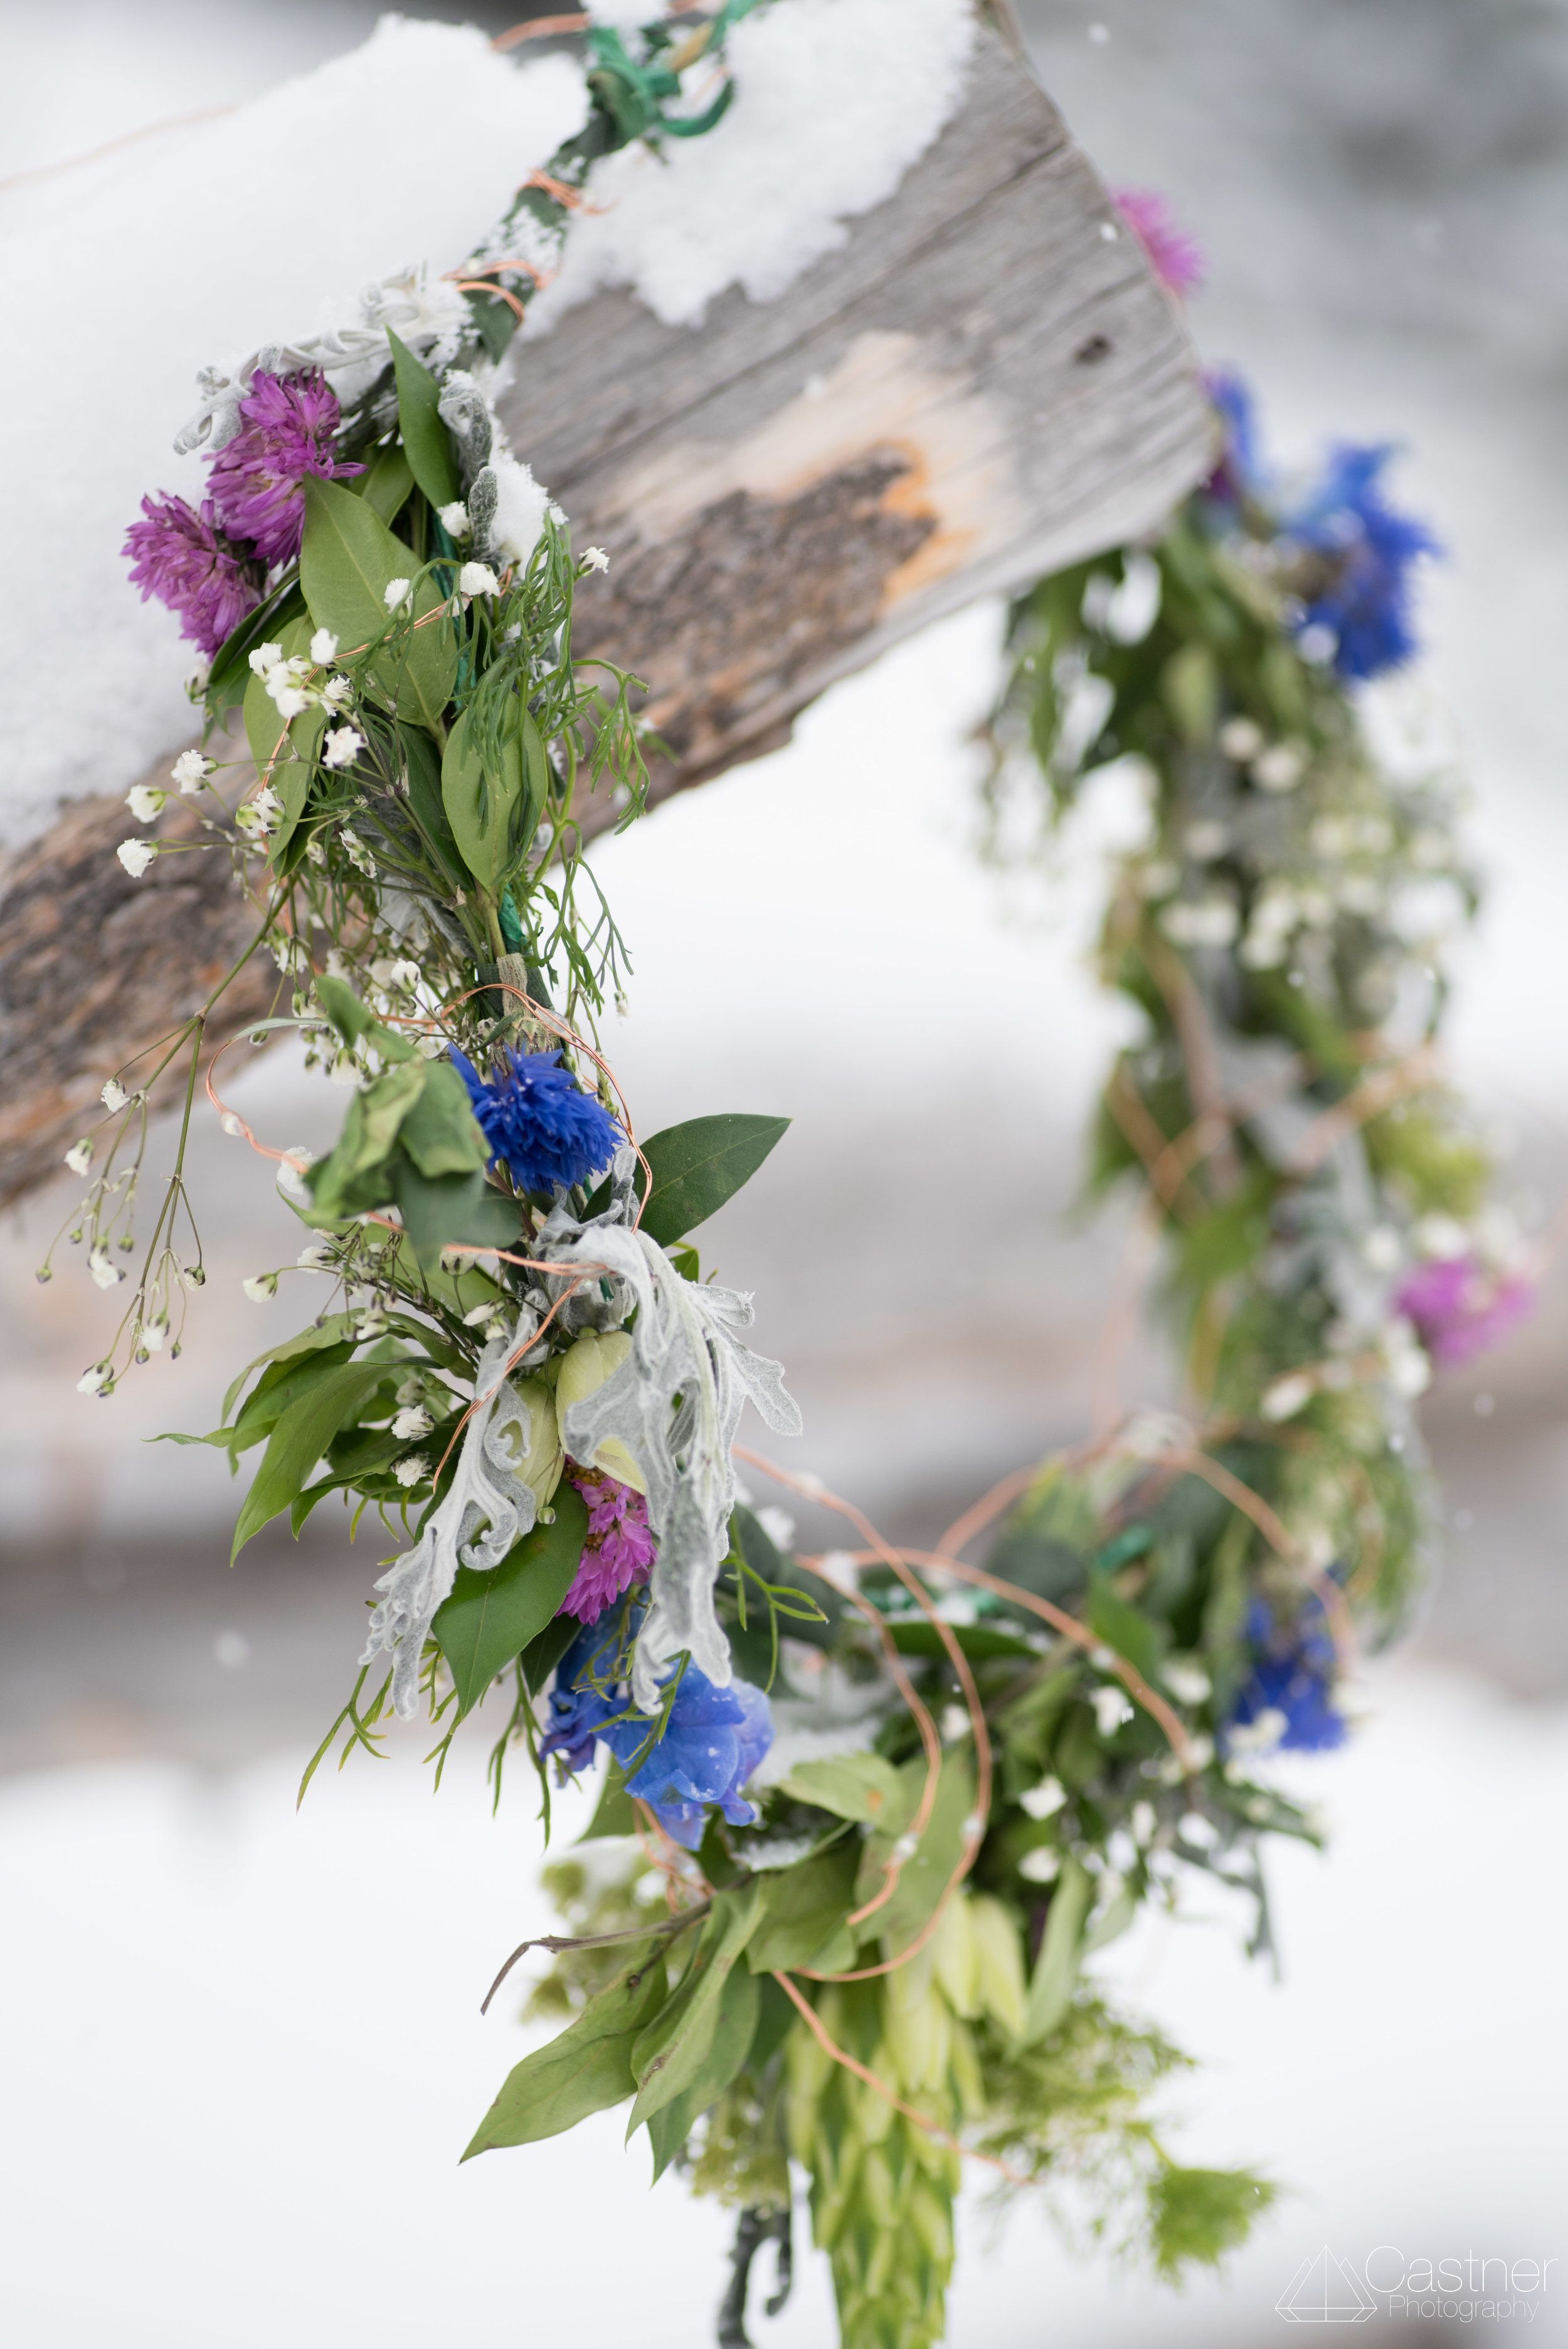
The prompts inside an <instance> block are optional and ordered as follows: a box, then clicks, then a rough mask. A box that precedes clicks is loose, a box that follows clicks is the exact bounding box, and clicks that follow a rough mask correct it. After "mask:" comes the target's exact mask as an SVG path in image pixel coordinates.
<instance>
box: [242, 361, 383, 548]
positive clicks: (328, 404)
mask: <svg viewBox="0 0 1568 2349" xmlns="http://www.w3.org/2000/svg"><path fill="white" fill-rule="evenodd" d="M240 415H241V418H242V424H241V429H240V430H239V431H238V432H237V433H236V434H235V435H234V438H233V439H232V440H231V441H230V442H229V443H228V445H227V447H226V448H223V449H221V450H219V451H218V454H217V456H216V457H215V458H214V459H213V460H212V499H213V502H214V504H215V505H216V506H217V509H218V514H219V518H220V520H221V521H222V524H223V527H224V529H225V530H226V531H228V532H229V533H231V535H232V537H234V538H243V539H249V540H250V541H251V543H253V546H254V547H255V550H256V553H257V554H259V555H260V557H261V559H262V561H263V563H264V564H266V565H267V567H268V569H269V570H270V569H271V568H272V566H273V564H276V563H290V562H292V561H293V560H294V556H295V555H296V554H298V553H299V543H300V539H301V536H302V534H303V533H304V486H303V484H304V479H305V476H306V474H307V473H315V474H317V475H319V476H320V477H321V479H322V480H324V481H338V480H341V479H342V478H343V477H344V476H345V475H346V474H349V473H362V472H363V471H365V468H364V466H363V465H340V464H338V463H337V461H336V460H335V457H334V455H333V441H334V440H335V437H336V433H337V428H338V424H339V422H340V420H341V411H340V409H339V408H338V405H337V398H336V395H335V393H334V392H332V391H330V390H329V389H328V388H327V381H326V378H325V375H323V374H321V373H320V372H319V371H314V372H307V373H305V374H304V375H287V376H278V375H268V374H267V373H266V372H265V370H264V369H258V370H257V372H256V374H255V375H254V377H253V378H252V382H251V388H250V390H249V391H248V392H247V393H246V395H245V397H244V398H243V399H242V400H241V402H240Z"/></svg>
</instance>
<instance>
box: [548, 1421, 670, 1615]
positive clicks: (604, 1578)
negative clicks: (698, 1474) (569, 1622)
mask: <svg viewBox="0 0 1568 2349" xmlns="http://www.w3.org/2000/svg"><path fill="white" fill-rule="evenodd" d="M566 1474H567V1475H568V1476H569V1477H570V1478H571V1480H572V1482H573V1484H574V1485H576V1487H577V1490H578V1491H579V1492H580V1493H581V1494H582V1495H583V1499H584V1500H585V1501H586V1502H587V1504H588V1539H587V1541H586V1543H585V1544H584V1546H583V1557H582V1562H581V1564H580V1565H579V1567H578V1568H577V1573H576V1576H575V1578H574V1579H573V1584H572V1588H571V1589H570V1590H569V1591H568V1592H567V1594H566V1596H565V1598H564V1599H562V1602H561V1612H562V1614H563V1615H575V1616H576V1618H577V1620H578V1621H579V1622H580V1623H596V1622H597V1621H598V1619H599V1618H600V1616H601V1615H603V1612H604V1609H605V1608H606V1607H611V1606H613V1605H614V1602H615V1600H616V1599H619V1598H620V1596H621V1594H622V1592H623V1591H624V1590H630V1588H631V1587H632V1585H633V1583H634V1582H646V1580H647V1578H648V1569H649V1568H650V1567H651V1566H652V1565H653V1562H654V1537H653V1535H652V1534H651V1533H650V1532H649V1531H648V1505H647V1503H646V1501H645V1499H644V1498H643V1495H641V1493H638V1492H635V1491H634V1489H633V1487H632V1486H631V1485H623V1484H620V1483H618V1482H617V1480H616V1479H615V1478H614V1476H606V1475H605V1474H604V1472H603V1469H602V1468H579V1467H578V1465H577V1464H576V1463H575V1461H573V1463H572V1464H571V1465H570V1466H569V1467H568V1469H567V1471H566Z"/></svg>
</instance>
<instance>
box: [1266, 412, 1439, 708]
mask: <svg viewBox="0 0 1568 2349" xmlns="http://www.w3.org/2000/svg"><path fill="white" fill-rule="evenodd" d="M1393 454H1394V451H1393V450H1392V449H1391V448H1371V447H1366V446H1358V445H1357V444H1354V443H1351V442H1348V441H1346V442H1342V443H1340V445H1339V446H1338V447H1336V449H1334V450H1332V451H1331V453H1330V456H1329V460H1328V465H1327V468H1326V471H1325V473H1324V476H1323V479H1322V480H1321V481H1319V482H1318V484H1317V486H1316V487H1315V489H1314V490H1313V491H1312V492H1310V493H1309V494H1308V496H1307V497H1306V498H1305V500H1304V501H1303V502H1302V504H1301V505H1300V506H1299V507H1298V508H1297V510H1296V511H1295V512H1294V513H1292V514H1290V515H1288V516H1287V517H1286V518H1285V523H1284V527H1285V529H1286V530H1287V531H1288V533H1289V534H1290V536H1291V537H1292V538H1294V539H1295V541H1296V543H1298V544H1299V545H1301V546H1304V547H1308V548H1310V549H1311V550H1312V552H1313V553H1314V554H1317V555H1319V556H1321V557H1323V558H1324V559H1325V561H1326V563H1327V564H1328V565H1329V566H1330V575H1329V580H1328V584H1327V585H1326V586H1323V587H1321V588H1319V590H1318V591H1317V593H1316V595H1315V597H1314V599H1313V601H1312V602H1311V603H1310V604H1309V605H1307V607H1306V610H1305V614H1304V615H1303V617H1302V621H1301V633H1303V634H1305V632H1306V630H1308V629H1309V628H1315V629H1319V630H1326V631H1327V632H1328V633H1329V634H1330V635H1331V636H1333V638H1334V647H1335V649H1334V667H1335V668H1336V671H1337V673H1338V674H1339V676H1341V677H1344V678H1362V679H1365V678H1372V677H1379V676H1381V675H1382V673H1383V671H1384V670H1385V669H1390V668H1398V667H1399V666H1400V665H1401V663H1403V662H1405V661H1408V659H1409V657H1410V656H1411V654H1412V653H1413V652H1414V651H1415V649H1416V636H1415V631H1414V629H1413V627H1412V626H1411V620H1410V586H1411V576H1410V575H1411V573H1412V571H1413V569H1414V567H1415V565H1416V564H1417V563H1418V561H1419V560H1420V558H1421V557H1422V555H1426V554H1439V553H1440V552H1441V549H1440V547H1439V543H1438V541H1437V540H1436V539H1435V538H1434V537H1433V536H1432V533H1431V532H1430V531H1429V530H1428V529H1427V527H1426V525H1425V523H1418V522H1417V521H1415V520H1414V519H1413V518H1412V517H1411V516H1410V515H1409V514H1403V513H1399V512H1396V510H1395V509H1394V507H1392V506H1391V505H1389V504H1388V503H1387V501H1386V500H1385V498H1384V496H1383V494H1382V490H1381V487H1380V476H1381V474H1382V471H1383V468H1384V467H1385V465H1387V462H1388V460H1389V458H1390V457H1391V456H1392V455H1393Z"/></svg>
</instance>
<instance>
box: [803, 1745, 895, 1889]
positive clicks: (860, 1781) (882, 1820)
mask: <svg viewBox="0 0 1568 2349" xmlns="http://www.w3.org/2000/svg"><path fill="white" fill-rule="evenodd" d="M781 1783H782V1785H783V1788H784V1792H785V1793H786V1794H787V1795H794V1796H795V1797H796V1799H797V1801H799V1802H802V1803H814V1804H815V1805H816V1806H817V1808H818V1809H819V1810H820V1811H831V1813H832V1815H833V1816H834V1817H835V1818H836V1819H854V1820H856V1821H857V1822H858V1823H859V1824H860V1825H861V1826H875V1827H882V1828H883V1829H885V1830H886V1831H887V1832H888V1833H889V1834H892V1835H902V1834H903V1830H904V1827H905V1826H906V1824H907V1823H908V1820H909V1818H910V1816H911V1813H912V1811H913V1803H912V1801H911V1799H910V1793H909V1788H908V1785H907V1784H906V1783H905V1781H904V1780H903V1778H902V1777H901V1776H900V1775H899V1773H898V1772H897V1771H896V1770H895V1769H894V1767H893V1765H892V1763H891V1762H889V1761H887V1760H886V1759H885V1758H884V1757H883V1756H882V1754H840V1755H838V1756H837V1757H836V1758H835V1759H834V1760H832V1761H830V1762H798V1763H797V1764H795V1767H794V1768H793V1770H791V1771H790V1773H789V1776H788V1777H787V1778H786V1779H784V1780H783V1781H782V1782H781ZM919 1799H920V1798H919V1794H918V1791H917V1792H916V1795H915V1796H914V1801H916V1802H918V1800H919ZM846 1905H847V1904H846Z"/></svg>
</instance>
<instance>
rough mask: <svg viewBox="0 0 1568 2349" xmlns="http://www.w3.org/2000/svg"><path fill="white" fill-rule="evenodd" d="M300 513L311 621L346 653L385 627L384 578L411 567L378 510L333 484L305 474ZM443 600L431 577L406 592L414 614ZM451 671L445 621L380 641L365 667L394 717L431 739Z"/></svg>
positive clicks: (450, 637)
mask: <svg viewBox="0 0 1568 2349" xmlns="http://www.w3.org/2000/svg"><path fill="white" fill-rule="evenodd" d="M304 515H305V520H304V541H303V542H302V544H301V547H300V578H301V581H302V583H303V585H304V595H305V601H306V603H307V604H308V605H309V606H310V614H311V618H312V619H313V620H314V621H315V625H316V626H317V627H322V628H330V629H331V630H332V631H333V633H334V635H335V636H336V637H337V640H338V645H339V648H340V657H343V658H351V657H353V656H354V655H355V654H356V652H358V651H359V650H360V648H361V647H363V646H366V645H369V644H373V643H375V642H376V641H377V639H378V638H379V637H380V636H382V634H383V632H384V631H385V629H386V626H387V598H386V595H385V592H384V591H385V589H386V587H387V583H388V581H390V580H393V579H407V578H411V577H412V576H413V574H414V572H415V570H416V569H417V567H418V565H417V564H416V561H415V558H414V556H413V554H411V553H410V551H409V549H408V548H407V547H406V546H405V545H404V543H403V542H402V540H401V539H400V538H394V537H393V535H392V533H391V532H390V531H389V530H388V529H387V525H386V523H384V522H383V521H382V520H381V517H380V515H379V514H377V513H374V512H372V511H371V509H370V508H369V506H367V505H366V502H365V500H364V499H363V498H356V497H355V496H353V495H352V494H351V492H349V491H347V490H346V489H345V488H344V487H343V485H342V484H341V482H337V481H322V480H320V479H318V477H317V476H316V475H315V474H314V473H312V474H307V475H306V477H305V482H304ZM444 600H445V599H444V598H443V596H442V595H441V593H440V590H439V589H438V587H437V585H436V584H435V581H434V580H433V579H428V578H427V579H424V580H422V581H421V582H420V584H419V585H418V588H417V589H416V591H415V595H414V615H415V618H416V619H423V618H424V616H425V615H426V614H427V613H429V612H434V611H436V610H437V609H438V606H439V605H441V604H442V602H443V601H444ZM457 673H458V647H457V638H456V636H455V634H454V632H453V629H452V626H451V623H450V621H449V620H447V619H440V620H435V621H432V622H430V623H429V625H428V626H425V627H415V628H413V629H411V630H410V631H409V632H408V634H407V638H406V639H405V640H404V641H403V642H402V644H401V645H391V644H389V645H387V646H385V647H383V649H382V650H381V651H380V652H379V653H378V654H377V657H376V658H375V660H374V661H373V662H372V664H371V675H372V677H373V678H375V680H376V683H377V685H378V686H379V688H381V690H382V691H383V692H384V693H385V694H386V695H387V698H389V699H390V700H391V701H392V702H393V703H394V704H395V705H396V707H397V709H398V710H399V712H400V714H401V715H402V716H403V717H404V718H407V719H414V720H416V721H417V722H418V724H419V725H421V726H425V727H428V730H429V731H430V732H431V733H432V734H434V735H436V736H437V737H439V735H440V733H441V730H442V717H443V713H444V711H445V709H446V707H447V704H448V702H449V700H450V699H451V698H452V686H453V683H454V681H455V679H456V677H457Z"/></svg>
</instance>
